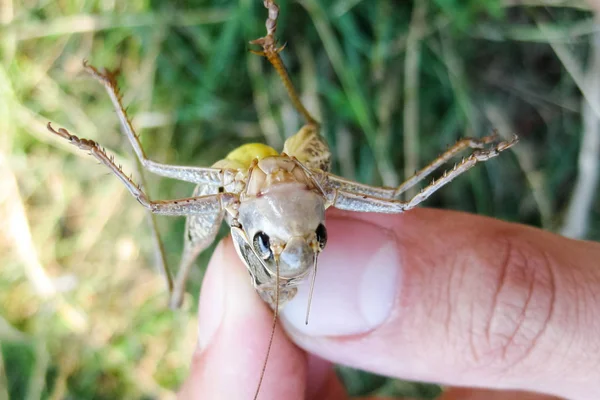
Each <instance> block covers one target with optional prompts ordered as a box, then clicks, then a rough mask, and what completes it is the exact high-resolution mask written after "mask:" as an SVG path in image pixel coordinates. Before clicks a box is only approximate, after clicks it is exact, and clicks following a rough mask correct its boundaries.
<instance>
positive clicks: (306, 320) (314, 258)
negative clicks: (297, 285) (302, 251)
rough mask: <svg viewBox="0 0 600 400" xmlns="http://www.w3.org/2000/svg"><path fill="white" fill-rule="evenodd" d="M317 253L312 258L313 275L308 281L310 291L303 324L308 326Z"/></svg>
mask: <svg viewBox="0 0 600 400" xmlns="http://www.w3.org/2000/svg"><path fill="white" fill-rule="evenodd" d="M317 257H318V256H317V253H316V252H315V255H314V257H313V274H312V280H311V281H310V291H309V292H308V305H307V306H306V318H305V319H304V324H306V325H308V315H309V314H310V305H311V304H312V298H313V291H314V290H315V280H316V278H317V265H318V264H317Z"/></svg>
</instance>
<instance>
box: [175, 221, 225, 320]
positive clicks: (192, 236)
mask: <svg viewBox="0 0 600 400" xmlns="http://www.w3.org/2000/svg"><path fill="white" fill-rule="evenodd" d="M223 216H224V213H223V212H220V213H216V214H214V215H211V214H205V215H201V216H198V215H193V216H189V217H188V218H187V221H186V224H185V239H184V246H183V252H182V254H181V260H180V262H179V269H178V270H177V276H176V277H175V283H174V286H173V291H172V293H171V297H170V300H169V306H170V307H171V308H172V309H176V308H179V307H181V304H182V302H183V295H184V293H185V285H186V282H187V280H188V277H189V275H190V271H191V269H192V267H193V266H194V261H196V258H197V257H198V255H199V254H200V253H202V252H203V251H204V250H206V248H207V247H208V246H210V245H211V244H212V243H213V242H214V240H215V237H216V236H217V233H218V232H219V227H220V226H221V222H222V221H223Z"/></svg>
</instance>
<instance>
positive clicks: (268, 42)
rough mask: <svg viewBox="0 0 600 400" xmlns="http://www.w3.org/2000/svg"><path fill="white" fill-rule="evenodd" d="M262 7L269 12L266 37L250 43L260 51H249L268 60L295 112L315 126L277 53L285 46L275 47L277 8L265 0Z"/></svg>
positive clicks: (273, 3) (315, 122) (315, 123)
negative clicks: (281, 82)
mask: <svg viewBox="0 0 600 400" xmlns="http://www.w3.org/2000/svg"><path fill="white" fill-rule="evenodd" d="M264 5H265V8H266V9H267V10H268V11H269V17H268V18H267V22H266V24H265V25H266V28H267V35H266V36H263V37H261V38H258V39H255V40H252V41H251V42H250V44H256V45H259V46H261V47H262V51H254V50H251V51H252V53H254V54H257V55H260V56H263V57H265V58H266V59H267V60H269V62H270V63H271V65H273V67H274V68H275V71H277V74H278V75H279V77H280V78H281V80H282V81H283V85H284V86H285V89H286V90H287V92H288V95H289V96H290V100H291V101H292V104H293V105H294V107H295V108H296V110H297V111H298V112H299V113H300V114H302V116H303V117H304V119H305V120H306V123H307V124H309V125H315V126H316V125H318V122H317V120H316V119H314V118H313V116H312V115H311V114H310V113H309V112H308V110H307V109H306V107H304V104H302V101H301V100H300V96H298V92H297V91H296V88H295V87H294V84H293V83H292V80H291V78H290V75H289V74H288V71H287V68H286V67H285V64H284V63H283V61H282V60H281V57H280V56H279V53H280V52H281V51H282V50H283V49H284V48H285V45H283V46H281V47H277V42H276V40H275V32H276V31H277V18H278V17H279V6H278V5H277V4H275V2H274V1H272V0H265V1H264Z"/></svg>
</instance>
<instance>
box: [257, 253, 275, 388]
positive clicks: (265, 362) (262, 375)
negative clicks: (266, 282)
mask: <svg viewBox="0 0 600 400" xmlns="http://www.w3.org/2000/svg"><path fill="white" fill-rule="evenodd" d="M275 268H276V269H275V309H274V310H273V325H272V326H271V337H270V338H269V346H268V347H267V354H266V356H265V361H264V362H263V367H262V371H261V372H260V379H259V380H258V386H257V387H256V393H255V394H254V400H256V399H258V393H259V392H260V386H261V385H262V381H263V378H264V377H265V371H266V370H267V361H269V354H270V353H271V346H272V345H273V338H274V337H275V328H276V327H277V317H278V316H279V257H277V258H275Z"/></svg>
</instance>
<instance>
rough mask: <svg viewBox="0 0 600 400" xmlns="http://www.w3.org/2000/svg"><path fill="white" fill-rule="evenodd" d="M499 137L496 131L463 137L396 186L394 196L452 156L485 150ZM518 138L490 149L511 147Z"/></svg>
mask: <svg viewBox="0 0 600 400" xmlns="http://www.w3.org/2000/svg"><path fill="white" fill-rule="evenodd" d="M498 139H499V136H498V133H497V132H495V131H494V133H493V134H491V135H489V136H484V137H482V138H480V139H478V138H463V139H460V140H459V141H458V142H456V143H455V144H454V145H452V146H451V147H450V148H449V149H448V150H446V151H445V152H444V153H442V154H441V155H440V156H439V157H438V158H436V159H435V160H433V162H431V163H430V164H429V165H427V166H426V167H424V168H422V169H421V170H420V171H417V172H416V173H415V174H414V175H413V176H411V177H410V178H409V179H408V180H406V181H405V182H403V183H402V184H401V185H400V186H398V187H397V188H396V190H395V191H394V195H393V197H398V196H400V195H401V194H402V193H404V192H406V191H407V190H408V189H410V188H412V187H413V186H414V185H416V184H417V183H419V182H420V181H422V180H423V179H425V178H426V177H427V176H428V175H430V174H431V173H432V172H434V171H435V170H437V169H438V168H439V167H441V166H442V165H443V164H445V163H446V162H448V160H450V159H451V158H452V157H455V156H456V155H457V154H458V153H460V152H461V151H463V150H465V149H467V148H470V149H475V150H485V148H486V145H489V144H491V143H494V142H497V141H498ZM516 140H517V138H516V137H515V138H513V139H512V140H511V141H508V142H505V141H500V142H498V143H497V144H496V145H495V146H493V148H492V149H491V150H490V151H492V152H493V151H494V149H498V152H500V151H503V150H505V149H507V148H508V147H511V146H512V145H513V144H515V143H516Z"/></svg>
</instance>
